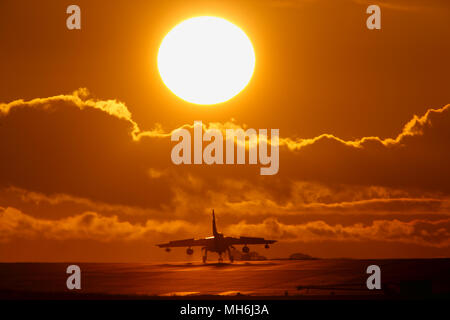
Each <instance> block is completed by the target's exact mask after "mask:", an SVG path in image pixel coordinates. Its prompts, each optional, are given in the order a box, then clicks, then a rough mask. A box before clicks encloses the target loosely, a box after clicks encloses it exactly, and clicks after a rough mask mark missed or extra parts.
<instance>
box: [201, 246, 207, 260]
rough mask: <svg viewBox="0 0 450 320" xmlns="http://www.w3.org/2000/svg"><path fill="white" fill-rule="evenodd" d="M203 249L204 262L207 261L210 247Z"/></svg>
mask: <svg viewBox="0 0 450 320" xmlns="http://www.w3.org/2000/svg"><path fill="white" fill-rule="evenodd" d="M202 251H205V252H204V254H203V257H202V260H203V263H206V257H207V255H208V249H206V248H202Z"/></svg>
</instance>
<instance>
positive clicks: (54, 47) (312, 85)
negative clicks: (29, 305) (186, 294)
mask: <svg viewBox="0 0 450 320" xmlns="http://www.w3.org/2000/svg"><path fill="white" fill-rule="evenodd" d="M74 3H75V2H74ZM368 3H369V2H366V1H364V0H358V1H350V0H348V1H347V0H343V1H332V0H316V1H311V0H297V1H295V0H273V1H269V0H267V1H266V0H263V1H257V0H246V1H243V0H240V1H227V2H225V1H154V2H152V1H148V0H145V1H144V0H142V1H133V4H130V3H129V2H127V1H113V2H112V1H76V4H78V5H79V6H80V7H81V11H82V30H81V31H69V30H67V28H66V27H65V19H66V17H67V15H66V13H65V10H66V7H67V6H68V5H69V4H72V3H69V2H67V1H58V2H56V1H50V0H45V1H34V2H31V1H10V0H2V1H1V3H0V15H1V16H0V43H1V46H2V50H0V74H1V76H0V150H2V157H1V160H0V261H67V260H77V261H151V260H162V259H166V258H168V255H167V254H166V253H165V252H162V251H161V250H159V249H158V248H156V247H154V244H155V243H158V242H163V241H168V240H173V239H178V238H181V239H182V238H189V237H192V236H196V237H197V236H198V237H199V236H207V235H210V233H211V230H210V216H209V215H210V210H211V209H212V208H214V209H215V210H216V213H217V216H218V217H217V219H218V227H219V229H220V230H221V231H223V232H224V233H225V234H227V235H241V234H242V235H248V236H264V237H266V238H273V239H278V240H280V242H279V243H278V244H276V245H275V247H274V249H273V250H270V251H264V249H259V251H260V252H261V253H263V254H265V255H267V256H269V257H284V256H287V255H289V254H291V253H294V252H304V253H307V254H310V255H314V256H319V257H343V256H345V257H361V258H369V257H370V258H380V257H400V258H404V257H444V256H445V257H449V256H450V169H449V165H448V163H450V149H449V147H448V146H449V142H448V141H449V139H450V105H448V104H449V103H450V96H449V92H450V91H449V89H448V88H450V77H449V76H448V75H449V74H450V59H449V52H450V42H449V41H448V39H449V38H450V27H449V24H448V21H449V18H450V5H449V4H448V3H447V2H446V1H439V0H433V1H418V0H417V1H416V0H414V1H406V0H401V1H370V4H379V5H380V6H381V10H382V29H381V30H379V31H369V30H368V29H367V28H366V25H365V20H366V18H367V15H366V14H365V9H366V7H367V5H368ZM200 15H214V16H220V17H222V18H225V19H227V20H229V21H231V22H233V23H235V24H236V25H238V26H239V27H240V28H242V29H243V30H244V31H245V32H246V34H247V35H248V36H249V38H250V39H251V41H252V43H253V46H254V49H255V54H256V61H257V62H256V69H255V73H254V76H253V78H252V80H251V82H250V84H249V85H248V87H247V88H246V89H245V90H244V91H242V92H241V93H240V94H239V95H237V96H236V97H235V98H233V99H232V100H230V101H228V102H226V103H223V104H220V105H217V106H212V107H205V106H199V105H193V104H189V103H187V102H184V101H183V100H181V99H179V98H177V97H176V96H175V95H173V94H172V93H171V92H170V91H169V90H168V89H167V88H166V87H165V86H164V84H163V83H162V81H161V79H160V76H159V74H158V70H157V65H156V56H157V53H158V47H159V44H160V43H161V41H162V39H163V38H164V36H165V35H166V34H167V32H168V31H170V29H171V28H172V27H173V26H174V25H176V24H177V23H179V22H181V21H182V20H185V19H187V18H190V17H193V16H200ZM83 88H86V89H83ZM117 110H119V111H121V113H119V112H118V111H117ZM194 120H200V121H202V122H203V124H205V125H206V126H210V125H211V124H214V125H216V126H221V127H224V128H225V127H227V126H230V123H232V124H233V125H234V126H242V127H244V126H247V127H250V128H256V129H258V128H268V129H270V128H277V129H280V141H281V143H280V144H281V146H280V171H279V173H278V174H277V175H274V176H261V175H260V174H259V167H260V166H259V165H258V166H250V165H243V166H207V165H204V166H175V165H173V164H172V162H171V159H170V150H171V148H172V146H173V143H171V141H170V132H171V131H172V130H174V129H176V128H178V127H181V126H183V125H192V124H193V122H194ZM133 129H134V130H139V132H141V133H143V132H144V133H145V132H153V133H155V134H153V135H151V136H143V137H142V138H141V139H140V140H139V141H136V140H134V139H133V137H132V135H131V132H132V130H133ZM252 249H253V248H252ZM196 254H197V253H196ZM184 257H185V254H184V250H178V251H177V252H174V254H173V255H171V256H170V259H183V258H184Z"/></svg>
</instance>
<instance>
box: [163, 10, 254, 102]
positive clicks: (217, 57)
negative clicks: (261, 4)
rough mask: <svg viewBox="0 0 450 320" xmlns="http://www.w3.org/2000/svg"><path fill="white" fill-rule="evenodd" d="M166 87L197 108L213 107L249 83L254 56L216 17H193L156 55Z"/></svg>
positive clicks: (240, 37)
mask: <svg viewBox="0 0 450 320" xmlns="http://www.w3.org/2000/svg"><path fill="white" fill-rule="evenodd" d="M158 69H159V73H160V75H161V78H162V80H163V82H164V83H165V85H166V86H167V87H168V88H169V89H170V90H171V91H172V92H173V93H174V94H175V95H177V96H178V97H180V98H181V99H183V100H186V101H188V102H191V103H196V104H203V105H207V104H216V103H221V102H224V101H227V100H229V99H231V98H233V97H234V96H235V95H237V94H238V93H239V92H240V91H241V90H242V89H244V88H245V86H246V85H247V84H248V82H249V81H250V79H251V77H252V75H253V70H254V69H255V52H254V50H253V46H252V43H251V42H250V39H249V38H248V37H247V35H246V34H245V33H244V32H243V31H242V30H241V29H240V28H238V27H237V26H235V25H234V24H232V23H230V22H228V21H227V20H225V19H221V18H217V17H206V16H205V17H196V18H191V19H188V20H185V21H183V22H181V23H180V24H178V25H177V26H175V27H174V28H173V29H172V30H171V31H170V32H169V33H168V34H167V36H166V37H165V38H164V40H163V42H162V43H161V46H160V48H159V52H158Z"/></svg>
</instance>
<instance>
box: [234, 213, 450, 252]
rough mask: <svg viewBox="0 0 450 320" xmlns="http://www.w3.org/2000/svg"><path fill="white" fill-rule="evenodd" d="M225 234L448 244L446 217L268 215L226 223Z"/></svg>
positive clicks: (299, 239) (283, 238)
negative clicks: (356, 220) (335, 220)
mask: <svg viewBox="0 0 450 320" xmlns="http://www.w3.org/2000/svg"><path fill="white" fill-rule="evenodd" d="M226 231H227V232H228V233H229V234H233V235H241V234H255V233H256V234H260V235H261V236H264V237H267V238H273V239H282V240H285V241H302V242H314V241H382V242H401V243H410V244H416V245H422V246H429V247H437V248H443V247H448V246H450V219H444V220H437V221H428V220H411V221H407V222H403V221H399V220H396V219H394V220H375V221H373V223H372V224H370V225H363V224H354V225H350V226H343V225H340V224H336V225H330V224H328V223H326V222H324V221H311V222H308V223H305V224H294V225H289V224H283V223H280V222H279V221H278V220H277V219H274V218H270V219H266V220H264V221H263V222H262V223H259V224H248V223H246V222H245V221H242V222H240V223H238V224H234V225H230V226H228V227H227V230H226Z"/></svg>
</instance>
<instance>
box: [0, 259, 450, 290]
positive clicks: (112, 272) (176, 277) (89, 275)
mask: <svg viewBox="0 0 450 320" xmlns="http://www.w3.org/2000/svg"><path fill="white" fill-rule="evenodd" d="M70 264H76V263H2V264H0V276H1V279H2V280H1V283H0V291H1V292H2V295H3V296H6V297H8V294H10V293H11V292H14V293H15V294H16V296H17V297H18V298H20V297H21V295H27V294H33V296H34V297H36V296H37V297H39V295H42V297H45V296H48V295H51V296H52V297H57V296H58V294H64V295H65V297H67V294H72V293H74V291H69V290H68V289H67V288H66V279H67V277H68V275H67V274H66V268H67V266H68V265H70ZM372 264H376V265H379V266H380V268H381V272H382V284H383V288H382V289H383V290H368V289H367V287H366V279H367V277H368V276H369V275H367V274H366V268H367V266H369V265H372ZM77 265H79V266H80V268H81V272H82V277H81V283H82V288H81V290H79V291H77V292H76V293H74V294H77V295H80V294H84V295H89V294H91V295H92V294H102V295H108V296H116V295H126V296H133V297H177V296H179V297H187V296H189V297H195V296H216V297H220V296H225V297H231V296H233V297H234V296H240V297H286V296H287V297H310V296H316V295H321V296H327V295H330V296H339V295H340V296H344V295H352V296H362V297H364V296H380V295H386V294H399V293H400V290H401V288H402V284H403V287H404V284H405V283H406V284H409V286H410V287H411V284H412V289H410V290H415V289H414V288H415V287H414V286H416V287H418V288H419V289H420V288H422V289H421V290H427V291H429V292H426V293H427V294H431V293H432V294H442V293H449V292H450V290H449V288H450V274H449V272H448V270H450V259H432V260H425V259H423V260H345V259H340V260H311V261H290V260H268V261H252V262H235V263H234V264H226V263H224V264H216V263H212V264H206V265H204V264H202V263H189V264H187V263H183V262H180V263H170V264H165V263H158V264H139V263H79V264H77ZM427 285H429V287H427ZM299 287H300V289H299ZM386 289H389V291H387V290H386Z"/></svg>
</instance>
